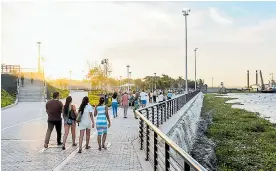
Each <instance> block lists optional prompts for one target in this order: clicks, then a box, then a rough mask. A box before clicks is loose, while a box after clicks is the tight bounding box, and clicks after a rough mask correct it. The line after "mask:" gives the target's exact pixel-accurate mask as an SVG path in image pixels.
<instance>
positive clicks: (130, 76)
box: [129, 72, 131, 88]
mask: <svg viewBox="0 0 276 171" xmlns="http://www.w3.org/2000/svg"><path fill="white" fill-rule="evenodd" d="M130 83H131V72H129V84H130ZM129 88H130V85H129Z"/></svg>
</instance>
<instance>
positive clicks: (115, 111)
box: [112, 102, 118, 116]
mask: <svg viewBox="0 0 276 171" xmlns="http://www.w3.org/2000/svg"><path fill="white" fill-rule="evenodd" d="M117 108H118V102H112V111H113V116H116V115H117Z"/></svg>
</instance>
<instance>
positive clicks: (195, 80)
mask: <svg viewBox="0 0 276 171" xmlns="http://www.w3.org/2000/svg"><path fill="white" fill-rule="evenodd" d="M197 50H198V48H195V50H194V51H195V90H196V51H197Z"/></svg>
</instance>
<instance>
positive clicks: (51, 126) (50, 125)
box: [45, 120, 62, 144]
mask: <svg viewBox="0 0 276 171" xmlns="http://www.w3.org/2000/svg"><path fill="white" fill-rule="evenodd" d="M61 126H62V120H60V121H48V129H47V132H46V136H45V144H49V141H50V138H51V134H52V131H53V129H54V127H55V128H56V131H57V143H58V144H60V143H61Z"/></svg>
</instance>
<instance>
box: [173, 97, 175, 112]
mask: <svg viewBox="0 0 276 171" xmlns="http://www.w3.org/2000/svg"><path fill="white" fill-rule="evenodd" d="M175 102H176V101H175V100H173V114H176V105H175V104H176V103H175Z"/></svg>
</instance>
